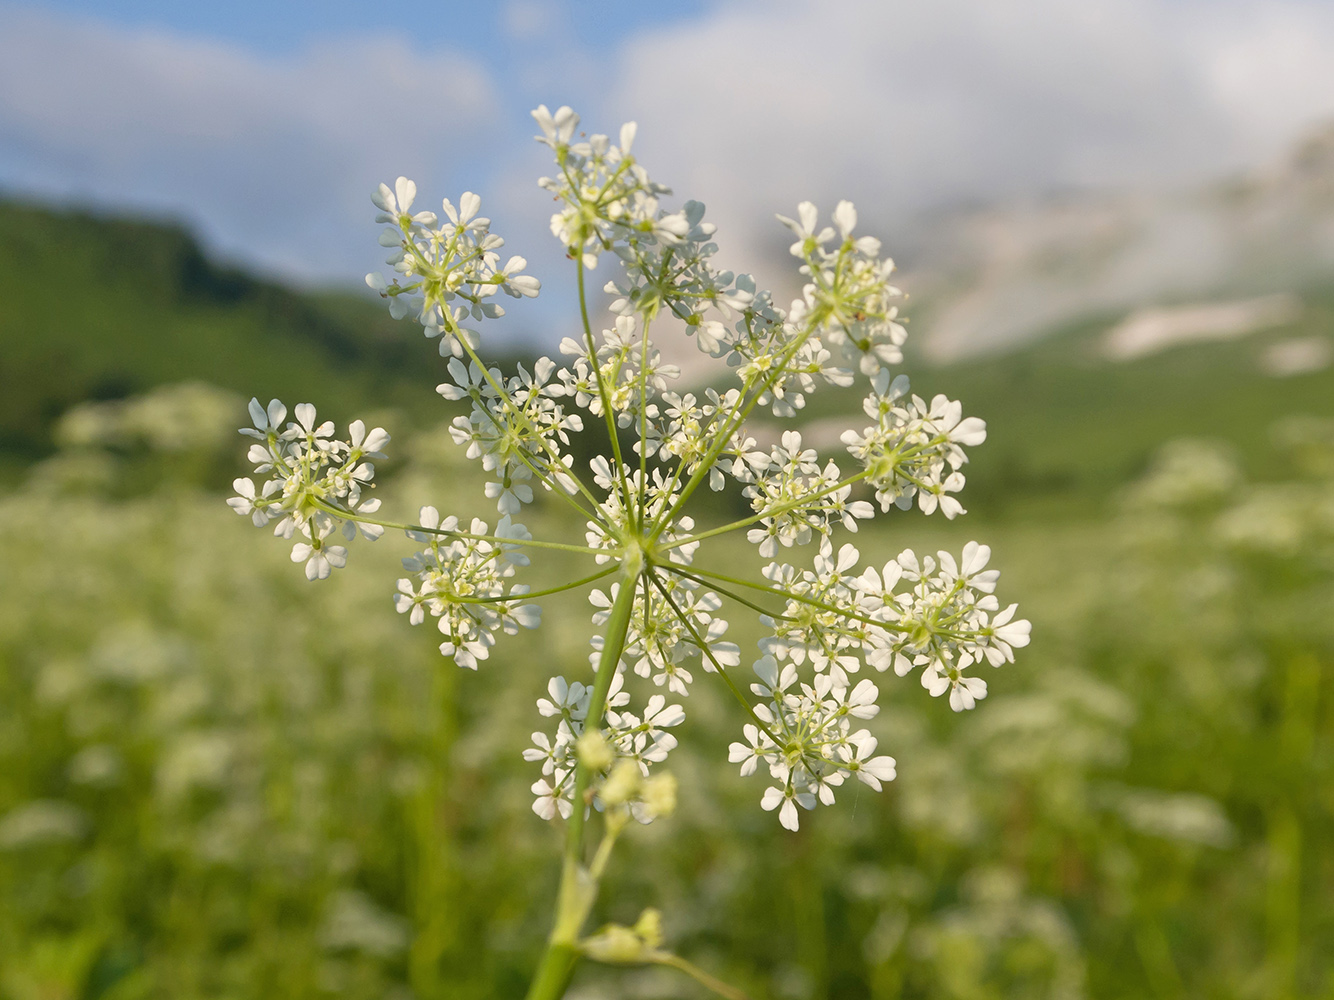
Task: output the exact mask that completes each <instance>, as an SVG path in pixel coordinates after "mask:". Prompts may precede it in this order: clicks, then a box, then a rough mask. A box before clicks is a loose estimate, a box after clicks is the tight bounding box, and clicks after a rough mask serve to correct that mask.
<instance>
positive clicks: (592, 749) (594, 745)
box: [575, 729, 616, 771]
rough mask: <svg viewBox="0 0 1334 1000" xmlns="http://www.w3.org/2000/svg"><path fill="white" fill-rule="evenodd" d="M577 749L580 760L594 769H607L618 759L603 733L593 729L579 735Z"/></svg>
mask: <svg viewBox="0 0 1334 1000" xmlns="http://www.w3.org/2000/svg"><path fill="white" fill-rule="evenodd" d="M575 750H576V751H577V752H578V754H579V762H580V763H581V764H583V765H584V766H585V767H587V768H589V769H590V770H593V771H605V770H606V769H607V768H609V767H611V765H612V761H614V760H615V759H616V755H615V754H613V753H612V751H611V747H610V746H609V745H608V743H607V741H606V740H605V739H603V737H602V734H601V733H600V732H598V731H597V730H593V729H590V730H589V731H588V732H586V733H584V735H583V736H580V737H579V740H578V742H577V743H576V744H575Z"/></svg>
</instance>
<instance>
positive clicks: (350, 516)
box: [311, 500, 607, 556]
mask: <svg viewBox="0 0 1334 1000" xmlns="http://www.w3.org/2000/svg"><path fill="white" fill-rule="evenodd" d="M311 504H312V505H313V506H314V507H317V508H318V509H320V510H322V511H324V512H325V513H326V514H332V515H334V517H340V518H342V519H343V520H345V521H355V522H357V523H358V524H375V525H379V526H380V527H381V528H390V529H393V530H394V531H417V532H421V533H422V534H423V535H439V536H441V537H442V538H465V539H467V540H469V541H473V542H490V543H491V544H492V545H508V546H511V547H513V548H516V549H522V548H529V549H556V550H558V551H560V552H579V553H581V554H583V555H594V556H600V555H606V554H607V550H606V549H591V548H589V547H588V546H587V545H569V544H567V543H565V542H539V541H538V540H537V539H535V538H509V537H504V536H501V535H474V534H472V533H471V532H468V531H451V530H448V529H445V528H428V527H426V526H425V525H422V524H403V523H401V522H399V521H382V520H380V519H379V518H376V517H367V516H366V515H365V514H359V513H357V512H356V511H353V510H346V509H344V508H342V507H335V506H334V505H333V504H328V503H325V502H324V501H323V500H312V501H311Z"/></svg>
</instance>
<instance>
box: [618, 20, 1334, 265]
mask: <svg viewBox="0 0 1334 1000" xmlns="http://www.w3.org/2000/svg"><path fill="white" fill-rule="evenodd" d="M622 65H623V67H624V80H623V82H620V83H618V85H617V87H616V88H615V90H614V91H613V92H612V93H611V94H610V95H609V97H608V98H607V111H608V112H609V114H610V117H611V118H612V119H613V121H619V120H620V118H637V119H638V121H639V123H640V126H641V128H640V136H641V139H640V144H639V148H638V150H637V151H638V152H639V153H640V154H641V156H642V158H643V159H644V161H645V162H646V163H649V164H650V165H652V167H653V170H654V173H655V176H657V177H659V178H660V179H661V180H663V181H666V182H668V183H672V184H673V185H674V186H675V188H676V190H677V191H678V193H680V194H682V195H685V196H690V197H697V198H700V199H701V200H704V201H706V202H707V203H708V204H709V207H710V214H711V216H713V217H714V219H715V221H717V222H719V223H720V224H722V225H723V226H724V227H725V228H724V231H723V232H722V233H720V238H721V240H722V246H723V248H724V249H723V256H724V259H729V260H732V261H738V250H737V247H736V244H737V242H738V240H742V241H745V240H746V239H747V238H748V237H749V246H746V247H742V248H741V249H740V250H739V254H740V258H741V259H740V261H739V262H740V263H742V264H743V265H744V266H755V265H756V264H758V263H759V262H761V261H762V260H763V259H764V258H765V257H766V256H767V255H768V254H770V253H771V252H772V245H771V244H770V243H769V242H768V239H769V238H767V237H761V236H759V235H758V234H759V233H772V234H773V236H772V239H773V240H774V241H775V245H779V244H781V243H782V242H783V241H782V240H781V234H780V233H779V232H778V230H777V229H775V228H774V227H773V224H772V213H773V212H774V211H789V212H790V210H791V208H792V207H793V206H795V204H796V203H797V202H798V201H799V200H802V199H804V198H811V199H813V200H816V201H817V202H818V203H820V204H821V205H822V206H823V207H825V208H826V210H827V209H828V207H831V206H832V204H833V202H834V200H836V199H837V198H840V197H851V198H853V199H855V200H856V201H857V203H858V206H859V208H861V209H862V215H863V218H866V219H867V221H868V223H869V224H870V225H871V226H874V227H877V228H880V229H881V231H882V232H889V233H890V234H892V233H893V232H894V230H895V229H896V228H898V227H900V226H901V225H902V224H903V223H904V222H905V221H906V220H909V219H911V218H913V217H914V216H918V215H920V213H922V212H923V211H924V210H925V211H930V210H932V209H935V208H939V207H942V206H949V205H951V204H954V203H959V202H968V201H978V200H984V199H991V198H997V197H1006V196H1015V195H1020V196H1022V195H1030V194H1035V193H1040V192H1043V191H1045V190H1050V189H1052V188H1059V187H1067V186H1090V185H1114V186H1125V185H1131V184H1143V183H1150V184H1153V183H1163V182H1168V181H1180V180H1186V179H1196V178H1201V177H1212V176H1216V175H1218V174H1221V173H1224V172H1226V171H1228V170H1229V169H1235V168H1237V167H1239V166H1242V165H1245V164H1250V163H1254V162H1256V161H1258V160H1261V159H1263V158H1265V157H1267V156H1271V155H1274V154H1276V153H1277V152H1278V149H1279V147H1280V146H1281V145H1282V144H1283V143H1286V142H1290V141H1291V140H1292V138H1293V136H1294V133H1295V132H1296V131H1297V130H1299V129H1300V128H1302V127H1306V126H1309V125H1310V124H1311V123H1312V122H1313V121H1315V120H1317V119H1319V118H1321V117H1323V116H1328V115H1331V114H1334V7H1330V6H1329V5H1327V4H1318V3H1314V2H1312V3H1303V2H1298V0H1265V2H1261V0H1225V2H1216V0H1213V2H1210V0H1196V2H1190V0H1079V2H1077V3H1071V2H1069V0H1010V2H1006V3H996V2H994V0H932V2H931V3H908V2H902V0H893V2H889V0H838V2H823V0H822V2H818V3H817V2H815V0H808V2H795V0H778V2H775V0H728V2H723V3H721V4H720V5H719V6H718V7H717V8H716V9H715V10H713V11H712V12H711V13H710V14H708V15H707V16H705V17H704V18H703V19H701V20H700V21H699V22H697V23H692V24H689V25H679V26H674V27H671V28H667V29H661V30H655V31H652V32H650V33H646V34H644V35H641V36H640V37H639V38H637V39H636V40H634V41H633V42H632V43H630V44H629V45H628V46H627V47H626V49H625V51H624V53H623V63H622ZM607 124H608V126H609V127H608V129H607V130H608V131H610V130H611V128H610V126H612V124H613V123H612V122H608V123H607ZM895 243H896V241H895V240H894V239H892V238H891V239H890V241H889V245H890V246H891V247H893V246H894V245H895ZM729 248H731V249H729ZM761 270H763V268H761Z"/></svg>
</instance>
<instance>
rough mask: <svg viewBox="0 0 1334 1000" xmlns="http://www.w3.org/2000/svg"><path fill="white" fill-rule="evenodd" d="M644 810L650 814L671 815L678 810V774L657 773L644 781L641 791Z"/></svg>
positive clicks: (655, 816)
mask: <svg viewBox="0 0 1334 1000" xmlns="http://www.w3.org/2000/svg"><path fill="white" fill-rule="evenodd" d="M639 798H640V801H642V802H643V803H644V811H645V812H646V813H648V815H649V816H651V817H653V818H655V819H656V818H657V817H659V816H670V815H671V814H672V813H674V812H676V776H675V775H672V774H657V775H654V776H653V777H652V778H649V779H648V780H647V781H645V782H644V785H643V788H642V789H640V792H639Z"/></svg>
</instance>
